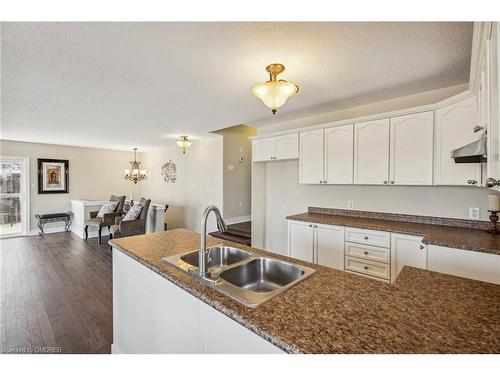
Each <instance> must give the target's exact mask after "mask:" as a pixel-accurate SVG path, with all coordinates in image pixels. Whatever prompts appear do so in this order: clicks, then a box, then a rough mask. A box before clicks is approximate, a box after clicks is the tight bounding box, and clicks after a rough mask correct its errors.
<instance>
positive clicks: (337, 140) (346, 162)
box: [323, 124, 354, 185]
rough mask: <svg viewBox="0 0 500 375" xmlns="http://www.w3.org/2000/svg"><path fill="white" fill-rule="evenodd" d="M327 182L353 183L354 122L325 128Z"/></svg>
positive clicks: (325, 179) (325, 180) (325, 173)
mask: <svg viewBox="0 0 500 375" xmlns="http://www.w3.org/2000/svg"><path fill="white" fill-rule="evenodd" d="M324 143H325V145H324V148H325V150H324V153H325V155H324V173H323V174H324V177H323V179H324V182H323V183H325V184H337V185H340V184H352V183H353V172H354V170H353V169H354V128H353V124H349V125H342V126H335V127H331V128H325V133H324Z"/></svg>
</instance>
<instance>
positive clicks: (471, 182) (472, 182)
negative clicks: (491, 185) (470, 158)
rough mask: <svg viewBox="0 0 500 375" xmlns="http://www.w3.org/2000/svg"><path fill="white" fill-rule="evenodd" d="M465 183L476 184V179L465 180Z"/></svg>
mask: <svg viewBox="0 0 500 375" xmlns="http://www.w3.org/2000/svg"><path fill="white" fill-rule="evenodd" d="M467 183H468V184H469V185H476V184H477V181H476V180H467ZM486 183H488V182H487V181H486ZM486 186H488V185H486Z"/></svg>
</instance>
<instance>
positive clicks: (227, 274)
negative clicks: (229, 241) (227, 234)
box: [163, 246, 315, 307]
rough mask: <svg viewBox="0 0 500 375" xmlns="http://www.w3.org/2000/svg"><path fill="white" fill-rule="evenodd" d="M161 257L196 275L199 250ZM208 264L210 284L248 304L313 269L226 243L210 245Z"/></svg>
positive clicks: (259, 301) (265, 298)
mask: <svg viewBox="0 0 500 375" xmlns="http://www.w3.org/2000/svg"><path fill="white" fill-rule="evenodd" d="M163 261H164V262H166V263H169V264H171V265H174V266H175V267H177V268H179V269H181V270H183V271H185V272H187V273H188V274H190V275H192V276H193V277H198V276H197V273H196V272H197V270H198V251H192V252H189V253H185V254H181V255H174V256H170V257H166V258H163ZM207 268H208V270H209V271H210V273H211V274H212V276H213V279H212V280H211V281H213V282H211V283H210V282H209V285H211V286H212V287H213V288H215V289H217V290H218V291H220V292H222V293H224V294H225V295H227V296H228V297H231V298H233V299H235V300H237V301H239V302H241V303H242V304H244V305H246V306H248V307H257V306H259V305H260V304H262V303H264V302H266V301H268V300H270V299H271V298H273V297H275V296H277V295H278V294H280V293H283V292H284V291H286V290H287V289H289V288H291V287H292V286H294V285H295V284H297V283H299V282H301V281H303V280H304V279H305V278H306V277H308V276H310V275H312V274H313V273H314V272H315V270H314V269H312V268H309V267H304V266H299V265H295V264H292V263H288V262H284V261H281V260H277V259H272V258H266V257H254V256H253V255H252V253H249V252H248V251H245V250H242V249H238V248H235V247H229V246H215V247H212V248H211V249H210V256H209V261H208V267H207ZM200 280H202V279H200ZM205 281H207V280H205Z"/></svg>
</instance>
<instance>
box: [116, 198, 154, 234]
mask: <svg viewBox="0 0 500 375" xmlns="http://www.w3.org/2000/svg"><path fill="white" fill-rule="evenodd" d="M138 204H139V206H141V207H142V210H141V214H140V216H139V217H138V218H137V219H135V220H123V218H124V217H125V216H121V217H117V218H115V225H112V226H111V230H110V233H111V238H119V237H129V236H136V235H138V234H144V233H146V219H147V217H148V210H149V205H150V204H151V199H145V198H141V200H140V201H139V203H138Z"/></svg>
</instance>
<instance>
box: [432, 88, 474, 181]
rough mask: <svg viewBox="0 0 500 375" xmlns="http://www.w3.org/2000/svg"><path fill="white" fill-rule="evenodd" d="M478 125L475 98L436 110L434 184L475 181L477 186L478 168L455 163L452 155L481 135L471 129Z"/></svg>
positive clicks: (468, 164) (469, 164)
mask: <svg viewBox="0 0 500 375" xmlns="http://www.w3.org/2000/svg"><path fill="white" fill-rule="evenodd" d="M476 124H477V102H476V97H470V98H468V99H464V100H461V101H459V102H457V103H453V104H450V105H448V106H446V107H443V108H440V109H438V110H437V111H436V144H435V147H436V150H435V176H434V177H435V179H434V181H435V184H436V185H465V186H474V185H470V184H468V183H467V181H468V180H474V181H477V182H478V183H479V179H480V165H479V164H473V163H459V164H457V163H455V161H454V160H453V158H452V157H451V152H452V151H453V150H454V149H456V148H458V147H461V146H464V145H466V144H468V143H471V142H474V141H476V140H477V139H478V138H479V137H480V136H479V135H477V134H475V133H474V132H473V131H472V129H473V128H474V126H475V125H476Z"/></svg>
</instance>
